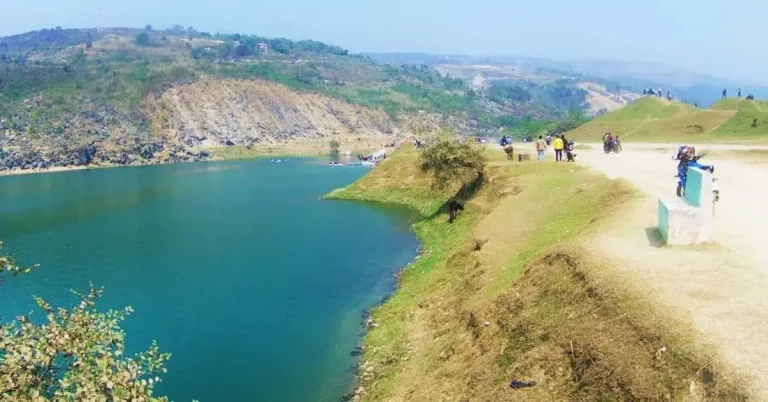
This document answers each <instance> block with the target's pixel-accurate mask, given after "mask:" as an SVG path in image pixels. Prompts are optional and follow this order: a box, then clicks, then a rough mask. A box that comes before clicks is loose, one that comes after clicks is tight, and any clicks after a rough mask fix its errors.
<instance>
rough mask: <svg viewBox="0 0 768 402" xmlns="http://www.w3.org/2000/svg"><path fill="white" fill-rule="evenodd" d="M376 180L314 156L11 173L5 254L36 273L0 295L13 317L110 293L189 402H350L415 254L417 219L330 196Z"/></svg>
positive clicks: (5, 191)
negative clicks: (94, 290)
mask: <svg viewBox="0 0 768 402" xmlns="http://www.w3.org/2000/svg"><path fill="white" fill-rule="evenodd" d="M367 171H368V169H367V168H364V167H354V166H351V167H328V166H324V165H322V163H321V162H318V161H316V160H311V159H292V160H291V161H290V162H289V163H286V164H276V163H269V162H268V161H266V160H256V161H237V162H221V163H205V164H178V165H165V166H151V167H138V168H122V169H98V170H85V171H75V172H66V173H50V174H34V175H23V176H11V177H0V239H1V240H3V241H4V242H5V248H4V250H3V251H5V252H8V253H11V254H12V255H14V256H15V257H16V259H17V261H18V262H19V263H21V264H22V265H31V264H34V263H39V264H40V268H38V269H37V270H36V271H35V272H33V273H32V274H30V275H27V276H22V277H18V278H6V279H5V281H4V284H3V285H2V286H0V315H1V316H2V317H3V321H7V320H10V319H11V318H12V317H15V316H16V315H17V314H19V313H27V312H30V311H35V313H34V314H33V317H37V318H38V319H42V318H43V314H42V313H41V312H40V311H39V310H38V309H37V308H36V306H35V304H34V301H33V299H32V295H33V294H34V295H38V296H41V297H43V298H45V299H47V300H48V301H49V302H51V303H52V304H53V305H54V306H62V307H68V306H70V305H71V304H72V303H73V302H74V300H75V297H74V296H73V295H72V294H71V293H70V289H76V290H80V291H86V290H87V289H88V284H89V282H91V281H92V282H93V283H94V284H95V285H97V286H103V287H104V288H105V294H104V297H103V299H102V300H101V302H100V304H99V306H100V308H102V309H108V308H122V307H124V306H127V305H130V306H133V307H134V309H135V312H134V314H133V315H131V316H130V317H129V318H128V319H127V320H126V321H125V323H124V326H123V328H124V330H125V331H126V334H127V347H128V349H129V352H136V351H138V350H143V349H146V348H147V347H148V346H149V344H150V343H151V341H152V340H153V339H156V340H157V341H158V342H159V344H160V348H161V350H162V351H165V352H170V353H172V354H173V356H172V358H171V361H170V363H169V365H168V374H167V375H165V377H164V380H163V382H162V383H161V384H160V386H159V387H158V388H157V393H158V394H160V395H168V396H169V397H170V399H171V400H174V401H176V402H180V401H191V400H192V399H197V400H199V401H201V402H208V401H301V402H306V401H338V400H339V399H340V398H341V397H342V396H343V395H344V394H345V393H347V392H349V391H350V387H351V386H352V385H353V375H354V366H355V364H356V358H355V357H354V353H353V351H354V350H355V347H356V346H357V345H359V342H360V337H361V335H362V333H363V326H362V323H361V321H362V315H363V313H364V311H365V309H367V308H369V307H372V306H375V305H377V304H378V303H380V302H381V301H382V300H383V299H384V298H385V297H386V296H387V294H388V293H390V292H391V291H392V289H393V287H394V285H395V278H394V275H395V274H396V273H397V272H398V271H399V270H400V269H401V268H402V267H403V266H405V265H406V264H407V263H408V262H410V261H411V260H412V259H413V258H414V257H415V256H416V254H417V253H418V248H419V243H418V239H417V238H416V237H415V235H414V234H413V233H412V232H411V230H410V224H411V223H410V222H409V220H410V218H411V217H412V216H411V215H410V214H409V213H408V212H407V211H404V210H401V209H396V208H387V207H382V206H376V205H367V204H360V203H353V202H345V201H326V200H321V199H320V198H319V197H320V196H322V195H323V194H325V193H327V192H329V191H330V190H332V189H334V188H338V187H343V186H346V185H347V184H349V183H351V182H353V181H354V180H356V179H358V178H360V177H362V176H363V175H364V174H365V173H366V172H367Z"/></svg>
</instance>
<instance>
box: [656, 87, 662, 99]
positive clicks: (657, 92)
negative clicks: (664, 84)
mask: <svg viewBox="0 0 768 402" xmlns="http://www.w3.org/2000/svg"><path fill="white" fill-rule="evenodd" d="M662 93H663V92H661V88H659V90H658V91H656V96H658V97H659V98H661V94H662Z"/></svg>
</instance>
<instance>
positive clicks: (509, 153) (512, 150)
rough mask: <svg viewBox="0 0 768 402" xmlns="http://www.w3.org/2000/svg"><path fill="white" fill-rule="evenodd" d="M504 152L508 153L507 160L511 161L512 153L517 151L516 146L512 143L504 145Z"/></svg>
mask: <svg viewBox="0 0 768 402" xmlns="http://www.w3.org/2000/svg"><path fill="white" fill-rule="evenodd" d="M504 152H506V153H507V160H508V161H511V160H512V154H514V153H515V148H514V147H513V146H512V145H509V146H506V147H504Z"/></svg>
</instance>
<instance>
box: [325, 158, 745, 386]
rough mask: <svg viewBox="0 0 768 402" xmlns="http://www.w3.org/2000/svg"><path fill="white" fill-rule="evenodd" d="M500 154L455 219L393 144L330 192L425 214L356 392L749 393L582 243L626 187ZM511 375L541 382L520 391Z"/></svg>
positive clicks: (379, 314) (368, 348) (382, 311)
mask: <svg viewBox="0 0 768 402" xmlns="http://www.w3.org/2000/svg"><path fill="white" fill-rule="evenodd" d="M498 153H500V152H499V151H497V152H496V153H495V154H492V158H491V159H492V160H494V161H493V162H491V163H490V166H489V171H490V174H489V175H488V176H489V180H488V182H487V183H485V185H484V186H483V188H482V189H481V190H480V191H479V192H477V194H476V195H475V196H474V198H472V199H471V200H470V201H469V202H468V203H467V205H466V210H465V211H464V212H463V214H461V215H459V219H458V220H457V222H456V223H454V224H453V225H449V224H448V223H447V222H446V216H445V215H444V214H442V213H441V211H442V209H441V206H442V205H443V204H444V202H445V200H447V199H448V198H449V197H450V196H451V195H452V194H451V192H450V191H446V192H434V191H433V190H431V189H429V187H428V183H429V180H428V179H427V178H425V177H423V176H421V175H420V173H419V172H418V171H417V170H416V169H415V163H414V162H415V157H416V151H412V150H409V151H398V153H397V154H395V155H394V156H393V157H391V158H390V159H389V160H388V161H387V162H386V163H384V164H382V165H381V166H379V167H377V168H376V169H374V170H373V171H372V172H371V173H370V174H369V175H368V176H366V177H365V178H363V179H362V180H360V181H359V182H358V183H356V184H354V185H352V186H351V187H350V188H348V189H347V190H342V191H337V192H335V193H334V194H333V197H337V198H352V199H367V200H375V201H382V202H397V203H400V204H404V205H409V206H411V207H413V208H414V209H416V210H418V211H420V212H421V213H422V215H423V216H424V218H423V219H422V220H421V221H419V222H418V223H416V224H415V226H414V229H415V230H416V232H417V234H418V235H419V236H420V238H421V239H422V242H423V245H424V252H423V254H422V256H421V258H419V259H417V260H416V261H415V262H414V263H413V264H411V265H409V266H408V267H407V268H406V269H405V270H404V271H403V273H402V275H401V277H400V287H399V289H398V290H397V292H396V293H395V294H394V296H393V297H392V298H391V299H390V300H389V301H388V302H387V303H386V304H385V305H383V306H381V307H379V308H377V309H376V310H375V311H374V312H373V319H374V321H375V322H376V323H377V324H378V326H376V327H375V328H372V329H371V331H370V332H369V333H368V335H367V337H366V339H365V353H364V356H363V363H362V371H361V385H362V387H363V392H362V394H363V398H362V399H364V400H372V401H373V400H376V401H378V400H392V401H404V400H412V401H552V400H557V401H560V400H570V401H593V400H602V401H613V400H617V401H618V400H649V401H651V400H729V401H730V400H742V399H745V398H744V397H743V395H742V394H741V393H740V392H739V391H738V390H739V388H738V387H737V386H736V385H734V384H735V382H734V381H732V380H731V379H730V377H729V376H727V375H724V374H722V373H723V371H722V370H721V369H720V368H719V367H718V366H717V365H716V364H714V363H713V361H714V360H713V359H712V358H710V357H709V356H706V355H704V354H702V353H701V351H700V350H696V349H694V347H693V346H691V345H693V342H692V338H691V336H692V335H691V333H690V331H689V330H688V328H689V326H688V325H684V324H681V323H680V322H679V321H677V320H675V319H674V318H673V317H669V316H667V315H665V314H662V312H660V311H659V310H657V309H655V308H654V307H653V303H652V302H651V301H650V300H647V299H646V298H644V297H643V296H641V294H640V293H638V292H636V291H634V290H632V289H630V288H629V287H628V286H625V284H624V282H623V281H622V280H621V278H619V277H618V276H617V274H616V273H615V272H614V270H612V269H611V267H606V266H603V265H602V263H601V262H600V261H595V260H594V259H593V258H592V257H591V256H590V255H589V253H588V252H587V251H586V249H585V248H584V247H582V246H581V245H580V244H578V241H579V239H580V238H581V236H582V235H584V234H585V233H588V232H589V231H590V230H592V228H593V227H595V223H596V222H599V221H600V220H601V219H604V218H605V217H606V216H608V214H609V213H610V212H611V211H612V210H613V206H614V205H618V204H619V203H621V202H622V201H623V200H626V199H628V198H630V197H632V196H633V191H631V190H630V189H629V188H628V186H627V185H625V184H624V183H621V182H611V181H609V180H608V179H606V178H604V177H602V176H594V175H592V174H590V173H589V172H587V171H586V170H582V169H580V168H578V167H574V166H573V165H566V164H555V163H512V162H506V161H498V159H500V158H499V155H498ZM453 190H456V189H453ZM664 347H666V348H667V349H666V350H667V351H666V352H659V350H662V348H664ZM657 352H658V353H657ZM657 354H658V357H657ZM511 380H522V381H531V380H532V381H536V383H537V384H536V386H534V387H532V388H528V389H521V390H515V389H512V388H510V387H509V381H511ZM692 383H693V386H692V385H691V384H692ZM691 387H693V391H692V388H691Z"/></svg>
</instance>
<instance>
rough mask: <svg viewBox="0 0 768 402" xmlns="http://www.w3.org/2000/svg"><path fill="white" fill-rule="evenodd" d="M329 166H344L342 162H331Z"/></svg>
mask: <svg viewBox="0 0 768 402" xmlns="http://www.w3.org/2000/svg"><path fill="white" fill-rule="evenodd" d="M328 166H344V164H343V163H341V162H334V161H331V162H328Z"/></svg>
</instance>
